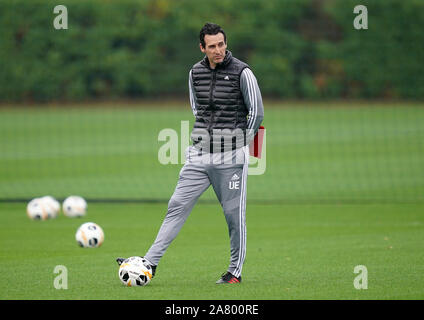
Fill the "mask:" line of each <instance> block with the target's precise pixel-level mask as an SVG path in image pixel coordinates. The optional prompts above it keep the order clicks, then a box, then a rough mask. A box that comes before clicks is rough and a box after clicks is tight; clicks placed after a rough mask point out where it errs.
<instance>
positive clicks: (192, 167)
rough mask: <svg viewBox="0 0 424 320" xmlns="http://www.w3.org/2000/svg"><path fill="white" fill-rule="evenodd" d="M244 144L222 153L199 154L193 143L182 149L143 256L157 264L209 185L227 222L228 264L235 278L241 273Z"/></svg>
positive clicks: (244, 197)
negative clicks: (162, 214) (160, 217)
mask: <svg viewBox="0 0 424 320" xmlns="http://www.w3.org/2000/svg"><path fill="white" fill-rule="evenodd" d="M248 161H249V149H248V147H242V148H240V149H237V150H234V151H228V152H225V153H207V154H203V155H201V154H199V152H198V150H197V149H196V148H194V147H193V146H190V147H188V148H187V149H186V162H185V164H184V166H183V167H182V169H181V171H180V175H179V179H178V183H177V186H176V188H175V191H174V193H173V195H172V197H171V199H170V200H169V203H168V211H167V214H166V216H165V219H164V221H163V223H162V226H161V227H160V229H159V232H158V235H157V237H156V240H155V242H154V243H153V245H152V246H151V247H150V249H149V250H148V252H147V253H146V254H145V257H146V258H147V259H148V260H149V261H150V262H152V263H153V264H155V265H157V264H158V263H159V260H160V259H161V258H162V256H163V255H164V253H165V251H166V249H167V248H168V246H169V245H170V244H171V242H172V241H173V240H174V239H175V237H176V236H177V235H178V232H179V231H180V230H181V227H182V226H183V224H184V222H185V221H186V219H187V217H188V216H189V214H190V212H191V210H192V209H193V207H194V205H195V203H196V201H197V199H198V198H199V197H200V196H201V195H202V193H203V192H205V191H206V190H207V189H208V188H209V186H210V185H211V184H212V187H213V189H214V191H215V194H216V196H217V198H218V200H219V202H220V203H221V206H222V209H223V211H224V215H225V219H226V221H227V224H228V231H229V237H230V248H231V259H230V265H229V267H228V270H227V271H229V272H231V273H232V274H233V275H235V276H236V277H239V276H240V275H241V272H242V267H243V263H244V259H245V255H246V186H247V170H248Z"/></svg>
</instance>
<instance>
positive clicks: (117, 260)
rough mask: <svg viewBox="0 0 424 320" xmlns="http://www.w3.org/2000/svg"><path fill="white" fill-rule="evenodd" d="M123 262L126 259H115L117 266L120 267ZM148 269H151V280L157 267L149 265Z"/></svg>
mask: <svg viewBox="0 0 424 320" xmlns="http://www.w3.org/2000/svg"><path fill="white" fill-rule="evenodd" d="M140 258H144V257H141V256H140ZM125 260H127V258H116V262H118V265H121V264H122V263H123V262H124V261H125ZM150 267H152V278H153V277H154V276H155V273H156V268H157V266H154V265H150Z"/></svg>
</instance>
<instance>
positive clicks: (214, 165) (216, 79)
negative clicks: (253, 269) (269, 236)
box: [117, 23, 263, 284]
mask: <svg viewBox="0 0 424 320" xmlns="http://www.w3.org/2000/svg"><path fill="white" fill-rule="evenodd" d="M200 50H201V51H202V52H203V53H204V54H205V57H204V59H203V60H201V61H200V62H198V63H196V64H195V65H194V66H193V68H192V69H191V70H190V72H189V95H190V104H191V108H192V110H193V114H194V116H195V117H196V120H195V123H194V126H193V130H192V133H191V139H192V141H193V145H192V146H190V147H188V148H187V150H186V162H185V164H184V166H183V168H182V169H181V171H180V175H179V180H178V183H177V186H176V188H175V191H174V193H173V195H172V197H171V199H170V201H169V203H168V211H167V214H166V217H165V219H164V221H163V223H162V226H161V228H160V230H159V232H158V235H157V237H156V240H155V242H154V243H153V245H152V246H151V247H150V249H149V250H148V252H147V253H146V254H145V256H144V258H145V259H146V260H147V261H149V263H150V264H151V266H152V269H153V275H154V273H155V271H156V267H157V265H158V263H159V260H160V259H161V257H162V256H163V254H164V253H165V251H166V249H167V248H168V246H169V245H170V244H171V242H172V240H173V239H175V237H176V236H177V234H178V232H179V231H180V229H181V227H182V226H183V224H184V222H185V220H186V219H187V217H188V215H189V214H190V212H191V210H192V208H193V206H194V205H195V203H196V202H197V199H198V198H199V197H200V196H201V195H202V194H203V192H204V191H206V189H208V187H209V186H210V185H211V184H212V186H213V189H214V191H215V194H216V196H217V198H218V200H219V202H220V203H221V206H222V208H223V211H224V215H225V218H226V221H227V224H228V230H229V237H230V247H231V259H230V264H229V267H228V269H227V272H226V273H224V274H223V275H222V276H221V278H220V279H219V280H218V281H217V282H216V283H217V284H223V283H231V284H232V283H240V282H241V273H242V267H243V263H244V260H245V255H246V220H245V214H246V182H247V170H248V160H249V149H248V148H249V146H248V145H249V143H250V142H251V141H252V139H253V138H254V135H255V134H256V132H257V131H258V129H259V126H260V124H261V122H262V120H263V105H262V97H261V93H260V90H259V87H258V84H257V81H256V78H255V76H254V75H253V73H252V71H251V70H250V68H249V66H248V65H247V64H246V63H244V62H242V61H240V60H238V59H236V58H234V57H233V56H232V54H231V52H230V51H229V50H227V38H226V34H225V32H224V30H223V29H222V28H221V27H220V26H218V25H216V24H213V23H206V24H205V25H204V27H203V28H202V29H201V31H200ZM123 260H124V259H123V258H118V259H117V261H118V263H122V261H123Z"/></svg>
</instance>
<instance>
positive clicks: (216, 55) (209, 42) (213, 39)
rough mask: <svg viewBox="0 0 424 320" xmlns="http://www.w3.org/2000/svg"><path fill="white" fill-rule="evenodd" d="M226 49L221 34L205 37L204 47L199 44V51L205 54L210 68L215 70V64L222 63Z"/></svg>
mask: <svg viewBox="0 0 424 320" xmlns="http://www.w3.org/2000/svg"><path fill="white" fill-rule="evenodd" d="M226 49H227V44H226V43H225V40H224V35H223V34H222V33H221V32H219V33H217V34H214V35H211V34H207V35H205V47H203V46H202V44H200V50H201V51H202V52H203V53H205V54H206V56H207V57H208V59H209V64H210V66H211V67H212V68H215V66H216V64H217V63H221V62H222V61H224V58H225V50H226Z"/></svg>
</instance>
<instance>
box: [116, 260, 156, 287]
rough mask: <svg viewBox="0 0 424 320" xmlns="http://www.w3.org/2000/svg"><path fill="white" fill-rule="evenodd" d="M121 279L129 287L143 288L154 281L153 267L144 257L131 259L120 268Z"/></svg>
mask: <svg viewBox="0 0 424 320" xmlns="http://www.w3.org/2000/svg"><path fill="white" fill-rule="evenodd" d="M118 275H119V279H120V280H121V282H122V283H123V284H125V285H126V286H128V287H142V286H145V285H146V284H148V283H149V282H150V280H151V279H152V267H151V266H150V265H149V264H148V263H147V261H146V260H145V259H144V258H142V257H130V258H128V259H125V260H124V261H123V262H122V264H121V265H120V266H119V270H118Z"/></svg>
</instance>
